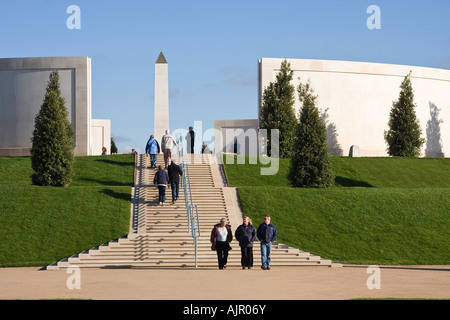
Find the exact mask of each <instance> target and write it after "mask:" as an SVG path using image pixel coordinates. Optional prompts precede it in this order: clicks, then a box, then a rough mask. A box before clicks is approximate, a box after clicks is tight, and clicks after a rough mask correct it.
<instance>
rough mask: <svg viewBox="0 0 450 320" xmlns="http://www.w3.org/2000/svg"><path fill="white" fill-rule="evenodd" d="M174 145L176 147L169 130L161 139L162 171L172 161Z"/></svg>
mask: <svg viewBox="0 0 450 320" xmlns="http://www.w3.org/2000/svg"><path fill="white" fill-rule="evenodd" d="M174 145H175V147H177V143H176V142H175V139H174V138H173V137H172V136H171V135H170V130H166V134H165V135H163V137H162V139H161V149H162V151H163V153H164V169H167V167H168V166H169V164H170V162H171V161H172V147H173V146H174Z"/></svg>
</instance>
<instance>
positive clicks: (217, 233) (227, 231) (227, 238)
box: [210, 218, 233, 269]
mask: <svg viewBox="0 0 450 320" xmlns="http://www.w3.org/2000/svg"><path fill="white" fill-rule="evenodd" d="M232 240H233V233H232V231H231V226H229V225H228V224H227V220H226V219H225V218H222V219H220V223H218V224H216V225H215V226H214V228H213V229H212V231H211V238H210V241H211V244H212V245H211V250H215V251H217V259H218V261H219V269H224V268H226V267H227V261H228V251H230V250H231V246H230V242H231V241H232Z"/></svg>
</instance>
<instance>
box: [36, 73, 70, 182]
mask: <svg viewBox="0 0 450 320" xmlns="http://www.w3.org/2000/svg"><path fill="white" fill-rule="evenodd" d="M31 142H32V147H31V166H32V168H33V170H34V174H33V175H32V181H33V183H34V184H36V185H42V186H55V187H64V186H67V185H68V184H69V183H70V182H71V179H72V177H73V161H74V156H73V150H74V132H73V130H72V127H71V124H70V122H69V120H68V112H67V109H66V107H65V101H64V98H63V97H61V90H60V85H59V74H58V71H53V72H52V73H51V74H50V79H49V81H48V83H47V90H46V93H45V97H44V101H43V103H42V105H41V109H40V111H39V112H38V114H37V115H36V118H35V126H34V131H33V137H32V138H31Z"/></svg>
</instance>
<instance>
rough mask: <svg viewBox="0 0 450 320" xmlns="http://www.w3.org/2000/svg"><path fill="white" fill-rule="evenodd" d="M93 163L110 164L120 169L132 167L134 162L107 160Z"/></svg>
mask: <svg viewBox="0 0 450 320" xmlns="http://www.w3.org/2000/svg"><path fill="white" fill-rule="evenodd" d="M95 161H99V162H103V163H107V164H112V165H115V166H121V167H128V166H134V162H123V161H114V160H109V159H96V160H95Z"/></svg>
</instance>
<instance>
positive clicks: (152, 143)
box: [145, 135, 161, 168]
mask: <svg viewBox="0 0 450 320" xmlns="http://www.w3.org/2000/svg"><path fill="white" fill-rule="evenodd" d="M160 151H161V150H160V148H159V143H158V141H156V139H155V136H154V135H151V136H150V139H148V141H147V145H146V146H145V153H146V154H149V155H150V168H156V155H157V154H158V153H159V152H160Z"/></svg>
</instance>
